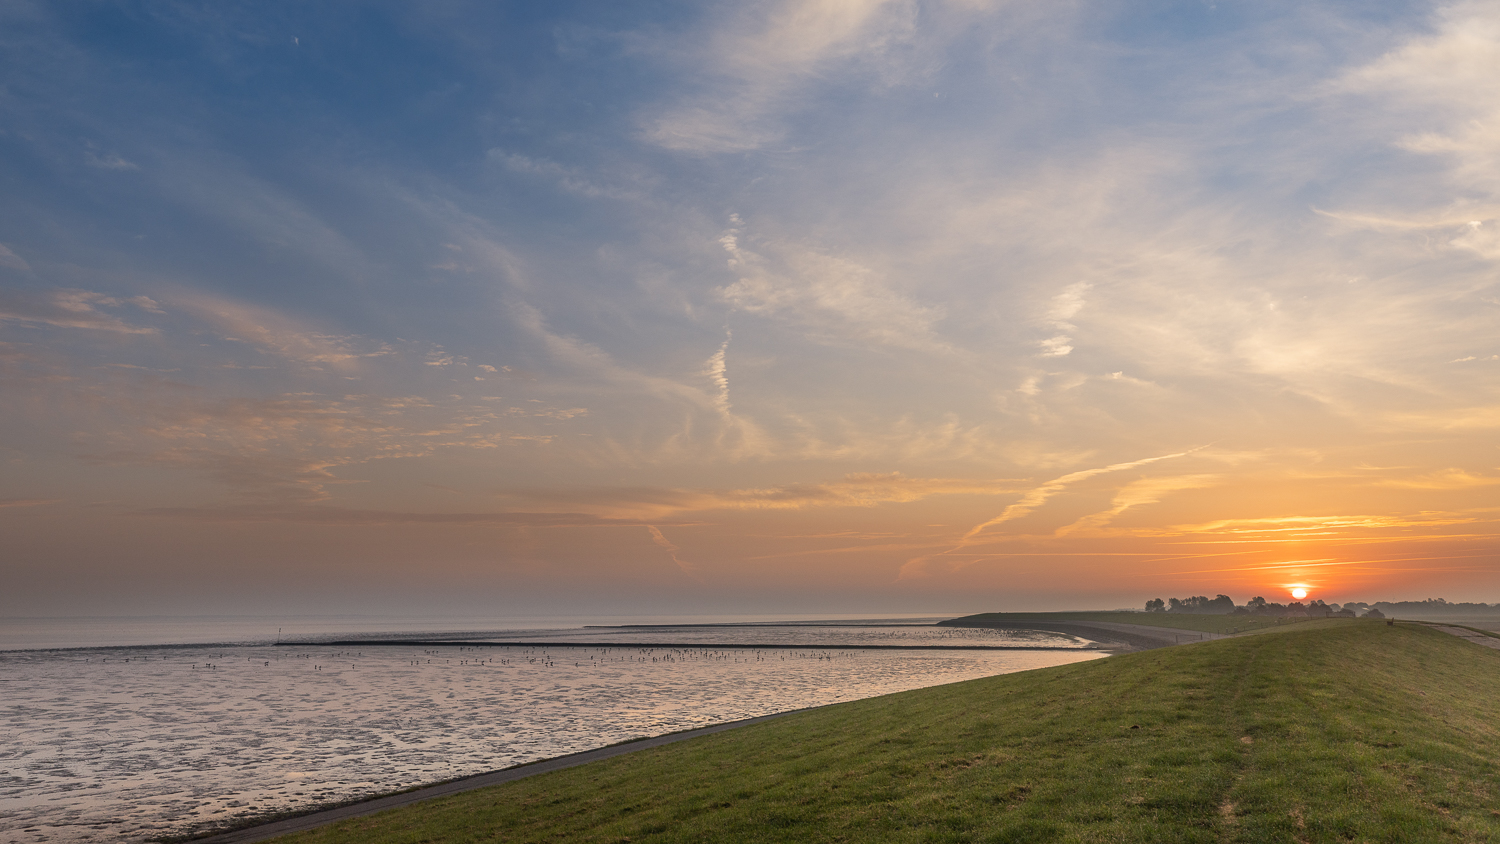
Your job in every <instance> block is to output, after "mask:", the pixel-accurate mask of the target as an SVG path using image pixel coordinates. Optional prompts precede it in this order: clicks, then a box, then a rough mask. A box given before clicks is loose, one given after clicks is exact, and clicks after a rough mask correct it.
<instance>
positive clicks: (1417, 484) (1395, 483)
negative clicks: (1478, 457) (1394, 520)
mask: <svg viewBox="0 0 1500 844" xmlns="http://www.w3.org/2000/svg"><path fill="white" fill-rule="evenodd" d="M1376 484H1377V485H1378V486H1387V487H1398V488H1400V489H1431V490H1438V489H1474V488H1476V487H1485V486H1494V485H1495V484H1500V478H1495V477H1487V476H1484V475H1474V474H1471V473H1469V472H1466V471H1464V470H1463V469H1453V468H1450V469H1444V470H1442V471H1438V472H1429V473H1427V474H1425V475H1418V476H1416V477H1410V478H1385V479H1382V480H1380V481H1377V482H1376Z"/></svg>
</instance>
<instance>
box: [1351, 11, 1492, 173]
mask: <svg viewBox="0 0 1500 844" xmlns="http://www.w3.org/2000/svg"><path fill="white" fill-rule="evenodd" d="M1497 68H1500V10H1497V9H1496V7H1495V6H1494V4H1492V3H1486V2H1459V3H1452V4H1449V5H1446V6H1442V7H1439V8H1438V9H1437V10H1436V12H1435V13H1434V15H1433V20H1432V25H1431V30H1430V31H1429V32H1428V33H1425V34H1422V35H1418V36H1416V37H1414V38H1411V39H1410V40H1408V41H1406V42H1405V43H1404V44H1402V45H1401V46H1400V47H1398V48H1396V49H1394V50H1392V51H1390V52H1389V53H1387V54H1385V55H1383V56H1381V57H1380V58H1379V59H1377V60H1376V61H1374V62H1371V63H1369V64H1366V65H1364V66H1361V67H1358V68H1355V69H1354V70H1352V71H1350V72H1348V73H1346V74H1344V75H1343V76H1342V77H1341V78H1340V79H1339V80H1337V81H1336V83H1335V84H1334V86H1333V88H1334V90H1335V91H1338V92H1343V93H1354V94H1362V95H1366V96H1373V97H1376V98H1379V99H1381V100H1383V101H1384V102H1385V104H1386V105H1387V108H1388V109H1391V112H1390V113H1389V118H1390V119H1391V121H1392V123H1391V125H1392V128H1395V127H1400V128H1401V129H1403V130H1404V129H1405V127H1409V126H1411V125H1413V118H1416V120H1417V121H1419V123H1418V125H1426V126H1431V127H1434V128H1431V129H1429V130H1427V131H1420V132H1416V133H1409V132H1408V133H1405V134H1403V135H1402V136H1401V137H1400V138H1399V140H1398V141H1397V143H1398V144H1399V145H1400V146H1402V147H1403V148H1405V149H1408V150H1410V151H1412V152H1417V153H1424V154H1431V155H1440V156H1445V157H1448V158H1449V159H1450V160H1451V161H1452V170H1451V172H1450V174H1449V177H1450V179H1451V180H1453V182H1454V183H1455V184H1461V185H1463V186H1464V187H1465V188H1467V189H1468V190H1470V191H1472V190H1473V189H1476V188H1478V189H1481V190H1485V191H1488V192H1489V193H1490V195H1491V197H1495V196H1496V194H1497V193H1500V92H1497V91H1496V89H1495V86H1494V84H1493V80H1494V78H1495V74H1496V72H1497ZM1397 109H1399V112H1401V113H1396V110H1397Z"/></svg>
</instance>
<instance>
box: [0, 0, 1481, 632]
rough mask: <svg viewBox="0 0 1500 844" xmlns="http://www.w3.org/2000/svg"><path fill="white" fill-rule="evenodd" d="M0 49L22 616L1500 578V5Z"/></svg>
mask: <svg viewBox="0 0 1500 844" xmlns="http://www.w3.org/2000/svg"><path fill="white" fill-rule="evenodd" d="M0 62H3V65H0V67H3V73H0V78H3V83H0V116H3V120H0V179H3V184H4V186H5V188H4V190H3V191H0V245H3V247H4V251H3V252H0V344H3V345H0V356H3V357H0V364H3V369H0V376H3V378H4V379H5V381H4V390H5V393H6V395H7V401H6V403H5V405H6V406H5V408H4V409H3V410H0V449H3V451H0V459H3V460H4V461H5V463H4V465H5V466H6V470H5V472H4V477H3V478H0V499H3V501H0V503H4V504H5V505H6V506H4V507H0V519H4V520H6V521H7V522H8V523H9V526H8V527H7V532H8V533H10V532H12V531H13V532H14V533H13V535H14V536H16V537H17V543H18V544H17V546H16V547H17V548H18V549H19V550H18V553H17V554H16V555H15V556H13V557H12V559H11V560H10V561H9V562H8V563H7V565H9V566H12V567H14V568H15V570H16V571H15V574H16V576H17V577H18V578H20V579H21V580H24V582H25V583H26V584H28V585H27V586H26V588H25V589H20V590H17V591H13V592H11V593H10V594H11V597H10V598H8V599H6V600H9V601H11V602H12V604H13V605H4V606H0V609H3V610H5V611H8V612H14V611H16V610H17V608H20V607H38V608H41V609H42V610H45V611H47V612H73V611H78V612H84V611H95V610H97V609H99V608H100V607H101V606H108V605H112V603H113V602H114V601H115V598H113V597H111V596H115V595H120V594H127V595H129V596H130V598H129V601H130V602H131V607H132V608H136V609H139V610H140V611H179V610H180V609H181V608H183V607H191V606H212V607H216V608H221V609H236V610H238V609H245V610H247V611H248V610H255V611H259V610H267V611H269V610H273V609H282V608H286V607H289V606H292V604H295V603H296V600H303V601H312V602H313V603H314V604H317V605H319V606H323V605H324V604H325V603H326V601H327V600H333V599H331V598H328V596H329V595H335V594H337V595H342V596H345V599H346V600H347V602H348V603H349V604H350V605H351V606H353V607H355V608H362V607H378V608H379V609H380V610H381V611H387V610H392V609H394V610H402V609H412V610H413V611H418V610H421V611H426V610H428V609H430V608H432V607H450V606H451V607H457V608H459V609H462V610H463V611H465V612H468V611H471V610H473V609H475V608H476V607H478V608H481V609H483V608H491V607H495V608H499V609H502V610H503V609H505V608H506V607H509V606H512V605H520V606H526V607H542V608H557V607H573V608H582V610H586V611H600V612H605V611H608V612H614V613H618V612H619V611H624V610H631V609H633V608H639V609H640V611H642V612H647V611H649V612H664V611H673V610H675V609H679V608H682V607H692V608H709V609H712V610H714V611H768V612H769V611H776V610H785V611H794V610H795V611H804V610H808V611H816V610H817V608H820V607H825V606H826V607H828V608H829V609H830V610H835V609H836V610H838V611H859V610H860V609H861V608H865V607H869V608H871V609H879V610H882V611H904V610H908V609H909V610H913V611H918V610H921V611H925V610H929V609H931V610H947V609H950V608H951V609H954V610H966V609H988V608H997V607H999V608H1003V607H1012V608H1025V607H1047V606H1064V605H1067V606H1071V605H1089V606H1117V605H1133V604H1135V603H1139V600H1143V599H1144V598H1145V597H1156V596H1158V593H1160V594H1163V595H1165V594H1175V592H1174V590H1176V591H1177V592H1181V593H1183V594H1188V593H1191V594H1200V593H1204V592H1208V593H1209V594H1212V593H1214V592H1216V591H1224V590H1232V589H1240V590H1241V591H1246V590H1257V591H1272V590H1275V589H1280V588H1282V587H1284V586H1285V585H1286V583H1288V582H1292V581H1296V582H1298V583H1304V582H1305V583H1307V584H1310V585H1314V586H1317V587H1318V588H1319V589H1322V590H1324V593H1325V594H1326V597H1329V598H1330V599H1335V598H1337V597H1338V596H1340V595H1342V596H1343V597H1345V598H1346V599H1358V598H1363V599H1366V600H1373V599H1378V598H1399V597H1426V596H1427V594H1428V593H1429V592H1432V593H1434V594H1437V593H1441V594H1445V595H1447V596H1448V597H1450V598H1454V599H1458V598H1470V599H1478V600H1500V593H1495V592H1494V588H1493V583H1494V582H1495V581H1494V578H1493V574H1494V573H1495V572H1494V569H1493V567H1494V565H1495V563H1496V556H1495V555H1496V548H1495V544H1494V540H1493V529H1494V528H1493V525H1494V518H1495V515H1494V512H1495V511H1494V508H1493V507H1492V506H1490V501H1491V499H1492V497H1493V488H1494V485H1495V484H1500V474H1497V472H1500V470H1497V467H1496V464H1497V455H1496V452H1495V440H1494V437H1493V434H1494V429H1495V427H1496V426H1497V425H1500V397H1497V394H1496V386H1497V371H1500V370H1497V367H1500V358H1497V357H1496V355H1497V354H1500V348H1497V346H1496V341H1495V339H1494V338H1495V336H1496V332H1495V329H1496V327H1497V321H1496V317H1497V308H1500V291H1497V288H1496V283H1495V262H1496V260H1497V259H1500V238H1497V236H1496V234H1495V232H1496V230H1497V229H1496V227H1497V226H1500V212H1497V210H1496V209H1497V207H1500V202H1497V200H1500V196H1497V192H1500V170H1497V164H1500V161H1497V159H1496V156H1495V153H1494V151H1493V150H1494V149H1496V147H1495V144H1494V139H1495V137H1496V136H1495V129H1494V128H1493V126H1495V125H1497V124H1496V122H1495V121H1497V120H1500V98H1497V97H1496V95H1495V94H1494V93H1492V91H1493V84H1492V83H1491V82H1490V80H1492V79H1493V78H1494V73H1495V71H1497V70H1500V16H1497V15H1496V13H1495V12H1494V10H1493V9H1492V8H1491V7H1489V6H1487V5H1486V4H1482V3H1457V4H1428V3H1352V2H1350V3H1322V2H1315V3H1225V2H1219V3H1203V2H1182V3H1172V2H1159V3H1148V2H1140V3H1110V2H1096V3H1087V2H1079V3H1048V4H1034V3H1019V2H985V0H941V2H939V0H933V1H932V2H918V0H809V2H803V3H786V2H754V3H734V4H706V3H632V4H618V3H549V4H507V3H484V4H467V3H447V4H444V3H428V4H420V5H419V6H415V7H414V6H410V5H408V4H378V3H358V4H354V3H350V4H322V5H317V6H309V5H307V4H276V3H255V4H232V3H218V4H202V3H199V4H194V3H111V2H96V3H79V4H69V5H64V6H59V5H57V4H40V3H25V2H12V3H6V4H3V5H0ZM1007 514H1009V515H1007ZM1288 537H1290V538H1292V539H1294V540H1295V543H1294V545H1295V546H1296V547H1295V548H1290V547H1286V544H1285V543H1284V542H1283V541H1282V540H1284V539H1286V538H1288ZM1211 542H1213V543H1227V544H1228V545H1229V546H1231V547H1230V548H1229V550H1230V551H1231V552H1232V553H1231V556H1229V557H1226V558H1223V559H1220V561H1219V562H1218V563H1215V564H1214V565H1220V568H1219V569H1213V567H1212V566H1208V565H1207V564H1203V563H1202V562H1201V561H1198V562H1190V561H1192V560H1199V558H1200V557H1201V556H1202V554H1200V553H1199V552H1201V551H1202V543H1211ZM1194 543H1198V544H1194ZM1189 552H1191V553H1189ZM1216 559H1218V558H1216ZM1221 564H1222V565H1221ZM1278 567H1280V568H1278ZM278 572H281V573H285V572H296V573H298V574H299V575H300V576H303V577H305V578H306V580H307V583H308V584H309V586H308V590H307V591H303V592H301V593H299V594H300V595H301V597H299V598H296V599H295V600H294V599H293V598H291V597H289V596H288V595H286V594H284V593H283V592H281V591H278V589H277V588H275V587H271V586H265V585H264V583H265V582H266V580H267V577H266V575H267V573H271V574H275V573H278ZM1247 572H1248V573H1247ZM434 573H441V574H443V575H444V576H446V577H448V578H449V580H447V581H445V582H452V580H454V579H457V580H462V581H464V582H466V583H468V584H470V586H469V587H467V588H465V589H464V590H461V594H453V592H452V590H451V587H448V586H435V585H431V584H430V583H428V581H427V580H425V579H424V578H427V577H428V576H429V575H432V574H434ZM1334 573H1338V576H1337V577H1335V576H1334ZM356 575H357V576H358V578H359V580H360V584H361V585H360V586H359V588H358V589H355V590H353V591H350V590H347V589H345V588H344V586H345V585H346V584H347V583H348V579H349V578H350V577H355V576H356ZM1257 578H1259V579H1257ZM271 579H273V580H274V578H271ZM1283 581H1285V582H1283ZM81 583H82V584H90V585H89V586H88V587H87V588H79V587H78V584H81ZM131 584H134V585H131ZM165 584H170V586H169V587H168V586H166V585H165ZM255 584H261V585H255ZM421 584H426V585H421ZM581 584H587V586H586V587H585V586H582V585H581ZM1377 593H1378V594H1377ZM229 595H233V596H235V597H232V598H231V597H226V596H229ZM413 595H416V596H418V597H416V598H412V597H411V596H413ZM309 596H311V597H309ZM1236 597H1238V598H1239V599H1240V600H1243V599H1244V598H1246V597H1249V595H1248V594H1246V595H1236ZM1268 597H1269V596H1268ZM1138 599H1139V600H1138ZM289 602H290V603H289ZM413 602H414V603H413ZM418 605H420V606H418ZM459 605H463V606H461V607H460V606H459ZM471 605H472V606H471Z"/></svg>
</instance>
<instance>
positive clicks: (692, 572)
mask: <svg viewBox="0 0 1500 844" xmlns="http://www.w3.org/2000/svg"><path fill="white" fill-rule="evenodd" d="M646 530H647V531H649V532H650V533H651V541H652V542H655V543H656V544H657V545H659V546H661V547H662V548H664V549H666V552H667V556H669V557H671V558H672V562H673V563H675V564H676V565H677V567H678V568H679V569H682V573H683V574H686V575H687V576H689V577H691V578H693V579H694V580H701V578H700V577H699V573H698V567H697V566H696V565H694V564H692V563H688V562H683V560H682V559H681V558H679V557H678V556H677V552H678V551H680V550H682V549H680V548H678V547H677V546H676V545H673V544H672V543H671V541H669V540H668V539H667V538H666V537H665V536H662V533H661V531H660V530H657V528H656V525H646Z"/></svg>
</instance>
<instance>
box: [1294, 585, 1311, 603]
mask: <svg viewBox="0 0 1500 844" xmlns="http://www.w3.org/2000/svg"><path fill="white" fill-rule="evenodd" d="M1292 597H1293V598H1296V599H1297V600H1299V601H1300V600H1302V599H1303V598H1306V597H1307V590H1306V589H1304V588H1302V587H1301V586H1297V587H1294V588H1293V589H1292Z"/></svg>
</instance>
